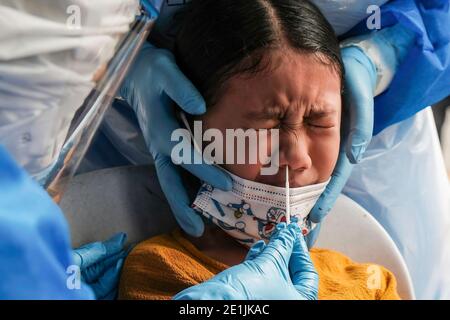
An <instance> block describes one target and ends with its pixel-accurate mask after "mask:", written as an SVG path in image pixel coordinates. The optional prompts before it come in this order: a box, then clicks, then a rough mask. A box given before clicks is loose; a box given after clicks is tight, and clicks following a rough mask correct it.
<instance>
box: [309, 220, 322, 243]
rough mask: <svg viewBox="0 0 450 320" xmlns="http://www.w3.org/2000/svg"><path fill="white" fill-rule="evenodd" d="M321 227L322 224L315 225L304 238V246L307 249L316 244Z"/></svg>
mask: <svg viewBox="0 0 450 320" xmlns="http://www.w3.org/2000/svg"><path fill="white" fill-rule="evenodd" d="M321 227H322V223H318V224H316V226H315V228H314V229H312V230H311V231H310V232H309V233H308V235H307V236H306V239H305V240H306V245H307V246H308V249H311V248H312V247H313V246H314V244H315V243H316V240H317V238H318V237H319V233H320V228H321Z"/></svg>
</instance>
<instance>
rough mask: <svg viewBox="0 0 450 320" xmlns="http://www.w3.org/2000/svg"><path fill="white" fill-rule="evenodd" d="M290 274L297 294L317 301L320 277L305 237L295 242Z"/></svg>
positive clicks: (290, 261)
mask: <svg viewBox="0 0 450 320" xmlns="http://www.w3.org/2000/svg"><path fill="white" fill-rule="evenodd" d="M289 274H290V276H291V280H292V283H293V284H294V287H295V288H296V289H297V292H298V293H299V294H300V295H301V296H302V297H304V298H305V299H307V300H317V295H318V291H319V276H318V274H317V271H316V269H315V268H314V265H313V263H312V260H311V257H310V255H309V252H308V247H307V246H306V241H305V239H304V238H303V237H297V239H296V240H295V242H294V247H293V250H292V256H291V259H290V260H289Z"/></svg>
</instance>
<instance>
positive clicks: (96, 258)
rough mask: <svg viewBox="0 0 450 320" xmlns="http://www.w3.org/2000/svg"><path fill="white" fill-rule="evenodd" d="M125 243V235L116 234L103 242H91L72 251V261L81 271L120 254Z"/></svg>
mask: <svg viewBox="0 0 450 320" xmlns="http://www.w3.org/2000/svg"><path fill="white" fill-rule="evenodd" d="M125 242H126V234H124V233H118V234H116V235H114V236H113V237H112V238H110V239H109V240H107V241H105V242H93V243H89V244H87V245H84V246H82V247H80V248H78V249H74V250H73V260H74V263H75V264H76V265H78V266H79V267H80V268H81V269H82V270H83V269H85V268H89V267H91V266H92V265H94V264H96V263H98V262H100V261H102V260H104V259H105V258H107V257H109V256H111V255H114V254H116V253H118V252H120V251H121V250H122V249H123V246H124V244H125Z"/></svg>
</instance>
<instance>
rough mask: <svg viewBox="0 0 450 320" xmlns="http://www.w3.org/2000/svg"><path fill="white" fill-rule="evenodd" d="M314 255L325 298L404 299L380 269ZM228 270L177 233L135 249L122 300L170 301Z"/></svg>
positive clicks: (322, 252)
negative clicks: (175, 296) (373, 279)
mask: <svg viewBox="0 0 450 320" xmlns="http://www.w3.org/2000/svg"><path fill="white" fill-rule="evenodd" d="M310 255H311V259H312V260H313V263H314V266H315V267H316V270H317V272H318V274H319V299H321V300H329V299H332V300H355V299H359V300H397V299H400V298H399V296H398V294H397V283H396V280H395V277H394V275H393V274H392V273H391V272H390V271H388V270H386V269H385V268H383V267H381V266H374V265H372V264H365V263H355V262H353V261H351V260H350V259H349V258H347V257H346V256H344V255H342V254H341V253H338V252H335V251H331V250H326V249H312V250H311V252H310ZM228 267H229V266H227V265H225V264H223V263H221V262H219V261H216V260H214V259H212V258H210V257H208V256H206V255H205V254H203V253H202V252H200V251H199V250H198V249H197V248H195V247H194V245H193V244H192V243H191V242H189V241H188V240H187V239H186V238H184V237H183V236H182V234H181V232H180V231H179V230H176V231H174V232H173V233H171V234H166V235H160V236H156V237H153V238H151V239H148V240H146V241H144V242H141V243H140V244H138V245H137V246H136V247H135V248H134V249H133V250H132V252H131V253H130V254H129V256H128V257H127V259H126V261H125V264H124V267H123V271H122V275H121V279H120V286H119V299H145V300H162V299H171V297H173V296H174V295H175V294H177V293H178V292H180V291H182V290H184V289H186V288H188V287H191V286H194V285H196V284H199V283H201V282H204V281H206V280H208V279H210V278H212V277H213V276H214V275H216V274H217V273H219V272H221V271H223V270H225V269H227V268H228ZM374 270H375V271H377V272H378V273H379V274H378V275H375V276H376V278H375V279H376V281H375V282H374V281H371V278H370V277H371V276H372V277H373V276H374ZM374 284H375V285H374Z"/></svg>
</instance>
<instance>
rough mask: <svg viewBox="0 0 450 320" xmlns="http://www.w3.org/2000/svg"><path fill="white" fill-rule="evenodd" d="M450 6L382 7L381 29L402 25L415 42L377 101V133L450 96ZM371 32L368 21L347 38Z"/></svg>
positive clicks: (431, 1)
mask: <svg viewBox="0 0 450 320" xmlns="http://www.w3.org/2000/svg"><path fill="white" fill-rule="evenodd" d="M449 6H450V4H449V2H448V1H445V0H416V1H404V0H393V1H390V2H388V3H387V4H385V5H384V6H382V7H381V19H380V22H381V29H384V28H388V27H392V26H395V25H397V27H398V26H401V27H402V28H403V29H406V30H409V31H410V32H412V33H414V37H415V39H414V41H413V43H412V46H411V47H410V48H409V50H408V51H407V52H406V53H405V55H404V57H403V59H402V61H401V63H400V64H399V65H398V67H397V69H396V72H395V75H393V77H392V81H391V82H390V85H389V87H388V88H387V90H385V91H384V92H383V93H382V94H380V95H379V96H377V97H376V98H375V123H374V134H378V133H379V132H380V131H382V130H383V129H384V128H386V127H388V126H389V125H391V124H394V123H397V122H400V121H402V120H404V119H407V118H409V117H411V116H412V115H414V114H416V113H417V112H418V111H420V110H422V109H423V108H425V107H427V106H429V105H432V104H434V103H436V102H438V101H440V100H442V99H444V98H445V97H446V96H448V95H449V94H450V27H449V26H450V9H449ZM367 32H368V29H367V26H366V21H365V20H364V21H361V22H360V23H359V24H358V25H357V26H356V27H354V28H353V29H352V30H351V31H350V32H349V33H347V34H346V35H345V36H344V38H349V37H354V36H358V35H361V34H366V33H367ZM402 39H403V38H402V37H399V41H401V40H402Z"/></svg>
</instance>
